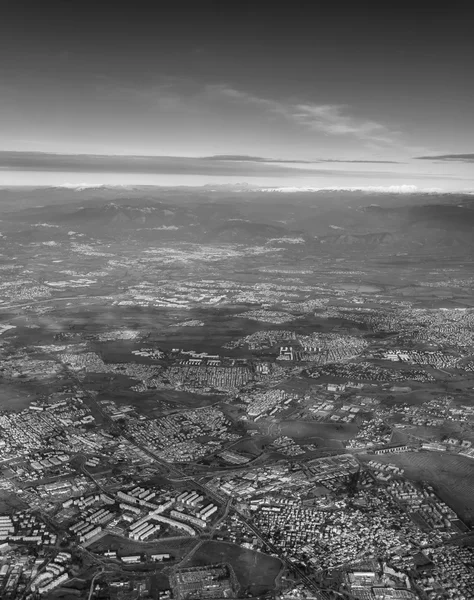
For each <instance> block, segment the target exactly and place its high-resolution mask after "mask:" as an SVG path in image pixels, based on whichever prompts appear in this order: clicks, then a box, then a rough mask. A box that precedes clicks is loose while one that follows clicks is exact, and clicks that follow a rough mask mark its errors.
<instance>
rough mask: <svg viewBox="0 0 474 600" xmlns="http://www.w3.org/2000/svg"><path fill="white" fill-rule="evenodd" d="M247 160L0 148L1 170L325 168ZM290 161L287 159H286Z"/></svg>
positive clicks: (278, 171) (254, 173)
mask: <svg viewBox="0 0 474 600" xmlns="http://www.w3.org/2000/svg"><path fill="white" fill-rule="evenodd" d="M247 158H248V159H249V160H242V157H240V158H239V159H237V160H236V159H235V158H234V159H233V158H231V157H227V158H225V159H223V160H222V159H219V158H215V157H204V158H199V157H197V158H193V157H181V156H122V155H93V154H53V153H47V152H10V151H0V170H12V171H56V172H76V173H134V174H152V175H164V174H166V175H175V174H183V175H187V174H192V175H212V176H214V175H215V176H234V175H237V176H241V175H242V176H248V177H261V176H267V175H268V176H272V177H283V176H287V175H294V176H302V175H303V176H304V175H316V176H317V175H322V174H325V173H328V172H329V173H331V172H332V171H328V170H322V169H319V170H315V169H309V168H297V167H293V166H289V165H285V164H276V161H270V162H268V163H267V162H266V161H265V160H259V157H247ZM288 162H290V161H288Z"/></svg>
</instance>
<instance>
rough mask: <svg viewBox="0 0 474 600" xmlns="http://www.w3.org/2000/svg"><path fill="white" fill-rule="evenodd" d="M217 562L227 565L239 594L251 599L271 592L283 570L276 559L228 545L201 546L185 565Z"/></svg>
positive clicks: (219, 543) (215, 543)
mask: <svg viewBox="0 0 474 600" xmlns="http://www.w3.org/2000/svg"><path fill="white" fill-rule="evenodd" d="M219 562H228V563H230V564H231V565H232V567H233V569H234V571H235V574H236V576H237V579H238V580H239V583H240V585H241V591H244V590H247V591H248V592H250V593H251V594H252V595H256V594H263V593H265V592H267V591H269V590H272V589H274V583H275V578H276V576H277V575H278V573H279V572H280V569H281V566H282V564H281V562H280V560H279V559H278V558H274V557H273V556H268V555H267V554H263V553H261V552H256V551H254V550H248V549H246V548H241V547H240V546H237V545H236V544H231V543H227V542H204V543H203V544H202V545H201V546H200V547H199V548H198V550H197V551H196V553H195V554H194V555H193V556H192V557H191V559H190V560H189V562H187V561H186V562H185V566H187V567H197V566H203V565H210V564H212V563H219Z"/></svg>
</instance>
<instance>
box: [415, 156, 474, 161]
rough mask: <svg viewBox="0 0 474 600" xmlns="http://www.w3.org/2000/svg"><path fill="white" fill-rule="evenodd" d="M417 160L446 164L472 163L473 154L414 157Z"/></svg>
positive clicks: (473, 159)
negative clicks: (444, 162)
mask: <svg viewBox="0 0 474 600" xmlns="http://www.w3.org/2000/svg"><path fill="white" fill-rule="evenodd" d="M415 158H416V159H417V160H435V161H438V160H440V161H446V162H464V163H471V162H474V154H439V155H437V156H415Z"/></svg>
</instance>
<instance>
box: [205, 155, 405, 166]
mask: <svg viewBox="0 0 474 600" xmlns="http://www.w3.org/2000/svg"><path fill="white" fill-rule="evenodd" d="M202 159H203V160H219V161H227V160H229V161H238V162H257V163H281V164H298V163H299V164H307V165H315V164H319V163H328V162H329V163H364V164H365V163H367V164H392V165H398V164H401V163H400V162H398V161H396V160H354V159H341V158H319V159H317V160H303V159H295V158H265V157H263V156H248V155H246V154H216V155H214V156H203V157H202Z"/></svg>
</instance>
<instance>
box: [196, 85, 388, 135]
mask: <svg viewBox="0 0 474 600" xmlns="http://www.w3.org/2000/svg"><path fill="white" fill-rule="evenodd" d="M207 90H208V93H211V94H219V95H220V96H222V97H225V98H228V99H230V100H234V101H238V102H243V103H246V104H252V105H254V106H258V107H260V108H261V109H263V110H264V111H266V112H269V113H271V114H276V115H280V116H282V117H284V118H285V119H287V120H289V121H291V122H293V123H295V124H298V125H300V126H303V127H305V128H306V129H308V130H310V131H318V132H321V133H323V134H325V135H332V136H352V137H355V138H357V139H359V140H361V141H367V142H372V143H384V144H392V143H393V142H394V141H396V139H397V136H398V135H399V134H398V132H395V131H391V130H390V129H389V128H388V127H386V126H385V125H382V124H381V123H378V122H376V121H373V120H370V119H364V118H360V117H355V116H353V115H351V114H350V113H349V110H350V107H348V106H347V105H345V104H313V103H307V102H306V103H295V102H280V101H277V100H270V99H268V98H262V97H260V96H256V95H254V94H250V93H248V92H243V91H241V90H237V89H235V88H233V87H230V86H227V85H225V84H221V85H211V86H207Z"/></svg>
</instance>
